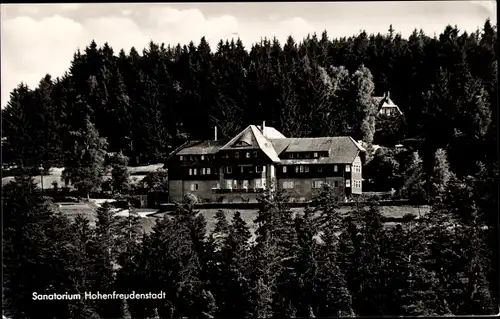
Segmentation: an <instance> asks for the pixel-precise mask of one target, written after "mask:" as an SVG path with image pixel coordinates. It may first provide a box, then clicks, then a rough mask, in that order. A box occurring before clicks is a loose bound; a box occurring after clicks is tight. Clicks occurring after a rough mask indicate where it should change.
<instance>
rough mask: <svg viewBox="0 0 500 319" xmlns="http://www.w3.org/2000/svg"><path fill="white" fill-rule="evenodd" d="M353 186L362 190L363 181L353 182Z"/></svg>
mask: <svg viewBox="0 0 500 319" xmlns="http://www.w3.org/2000/svg"><path fill="white" fill-rule="evenodd" d="M353 184H354V186H353V187H355V188H361V181H353Z"/></svg>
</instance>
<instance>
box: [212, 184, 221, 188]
mask: <svg viewBox="0 0 500 319" xmlns="http://www.w3.org/2000/svg"><path fill="white" fill-rule="evenodd" d="M212 189H220V183H215V184H214V187H212Z"/></svg>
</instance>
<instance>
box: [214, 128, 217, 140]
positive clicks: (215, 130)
mask: <svg viewBox="0 0 500 319" xmlns="http://www.w3.org/2000/svg"><path fill="white" fill-rule="evenodd" d="M214 141H217V125H216V126H214Z"/></svg>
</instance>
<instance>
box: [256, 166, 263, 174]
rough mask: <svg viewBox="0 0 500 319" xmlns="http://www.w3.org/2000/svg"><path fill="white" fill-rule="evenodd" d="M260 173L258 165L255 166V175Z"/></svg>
mask: <svg viewBox="0 0 500 319" xmlns="http://www.w3.org/2000/svg"><path fill="white" fill-rule="evenodd" d="M260 172H262V170H261V169H260V166H259V165H257V166H255V173H260Z"/></svg>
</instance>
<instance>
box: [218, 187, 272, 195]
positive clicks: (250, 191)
mask: <svg viewBox="0 0 500 319" xmlns="http://www.w3.org/2000/svg"><path fill="white" fill-rule="evenodd" d="M263 191H264V188H232V189H231V188H212V193H214V194H256V193H262V192H263Z"/></svg>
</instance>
